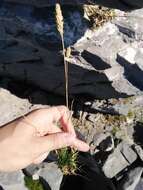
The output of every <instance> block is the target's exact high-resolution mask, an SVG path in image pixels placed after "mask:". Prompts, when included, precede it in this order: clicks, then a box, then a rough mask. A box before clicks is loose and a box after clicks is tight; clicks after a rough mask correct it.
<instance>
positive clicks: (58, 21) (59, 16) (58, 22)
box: [55, 3, 69, 108]
mask: <svg viewBox="0 0 143 190" xmlns="http://www.w3.org/2000/svg"><path fill="white" fill-rule="evenodd" d="M55 12H56V13H55V14H56V15H55V16H56V26H57V30H58V32H59V33H60V36H61V40H62V48H63V56H64V67H65V96H66V106H67V107H68V108H69V92H68V63H67V62H66V56H65V45H64V18H63V15H62V10H61V6H60V4H59V3H56V11H55Z"/></svg>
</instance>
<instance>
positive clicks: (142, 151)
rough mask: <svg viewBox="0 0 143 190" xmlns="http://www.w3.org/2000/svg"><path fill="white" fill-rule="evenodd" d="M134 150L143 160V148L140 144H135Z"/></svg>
mask: <svg viewBox="0 0 143 190" xmlns="http://www.w3.org/2000/svg"><path fill="white" fill-rule="evenodd" d="M134 150H135V152H136V153H137V155H138V156H139V158H140V159H141V160H142V161H143V149H142V148H141V146H139V145H134Z"/></svg>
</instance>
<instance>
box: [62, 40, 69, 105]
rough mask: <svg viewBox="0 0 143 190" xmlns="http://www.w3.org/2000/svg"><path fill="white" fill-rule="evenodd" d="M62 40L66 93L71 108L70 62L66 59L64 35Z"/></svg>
mask: <svg viewBox="0 0 143 190" xmlns="http://www.w3.org/2000/svg"><path fill="white" fill-rule="evenodd" d="M61 40H62V47H63V56H64V67H65V69H64V70H65V95H66V106H67V108H69V89H68V88H69V87H68V86H69V82H68V62H67V61H66V57H65V51H64V50H65V45H64V37H63V36H61Z"/></svg>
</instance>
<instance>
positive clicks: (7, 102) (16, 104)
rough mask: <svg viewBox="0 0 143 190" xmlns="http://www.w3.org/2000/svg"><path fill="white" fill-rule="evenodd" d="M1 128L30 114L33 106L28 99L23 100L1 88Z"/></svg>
mask: <svg viewBox="0 0 143 190" xmlns="http://www.w3.org/2000/svg"><path fill="white" fill-rule="evenodd" d="M0 105H1V107H0V115H1V116H2V117H0V126H2V125H4V124H6V123H8V122H10V121H13V120H14V119H16V118H18V117H20V116H22V115H24V114H26V113H28V112H29V111H30V107H31V104H30V102H29V101H28V100H27V99H21V98H18V97H16V96H14V95H13V94H11V93H10V92H9V91H8V90H5V89H3V88H0Z"/></svg>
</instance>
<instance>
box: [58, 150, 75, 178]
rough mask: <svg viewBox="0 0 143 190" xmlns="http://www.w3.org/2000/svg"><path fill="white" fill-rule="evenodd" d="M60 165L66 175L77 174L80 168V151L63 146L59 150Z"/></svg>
mask: <svg viewBox="0 0 143 190" xmlns="http://www.w3.org/2000/svg"><path fill="white" fill-rule="evenodd" d="M57 155H58V166H59V168H60V169H61V171H62V173H63V174H64V175H76V171H77V170H78V166H77V156H78V152H77V151H76V150H74V149H71V148H63V149H60V150H58V151H57Z"/></svg>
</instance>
